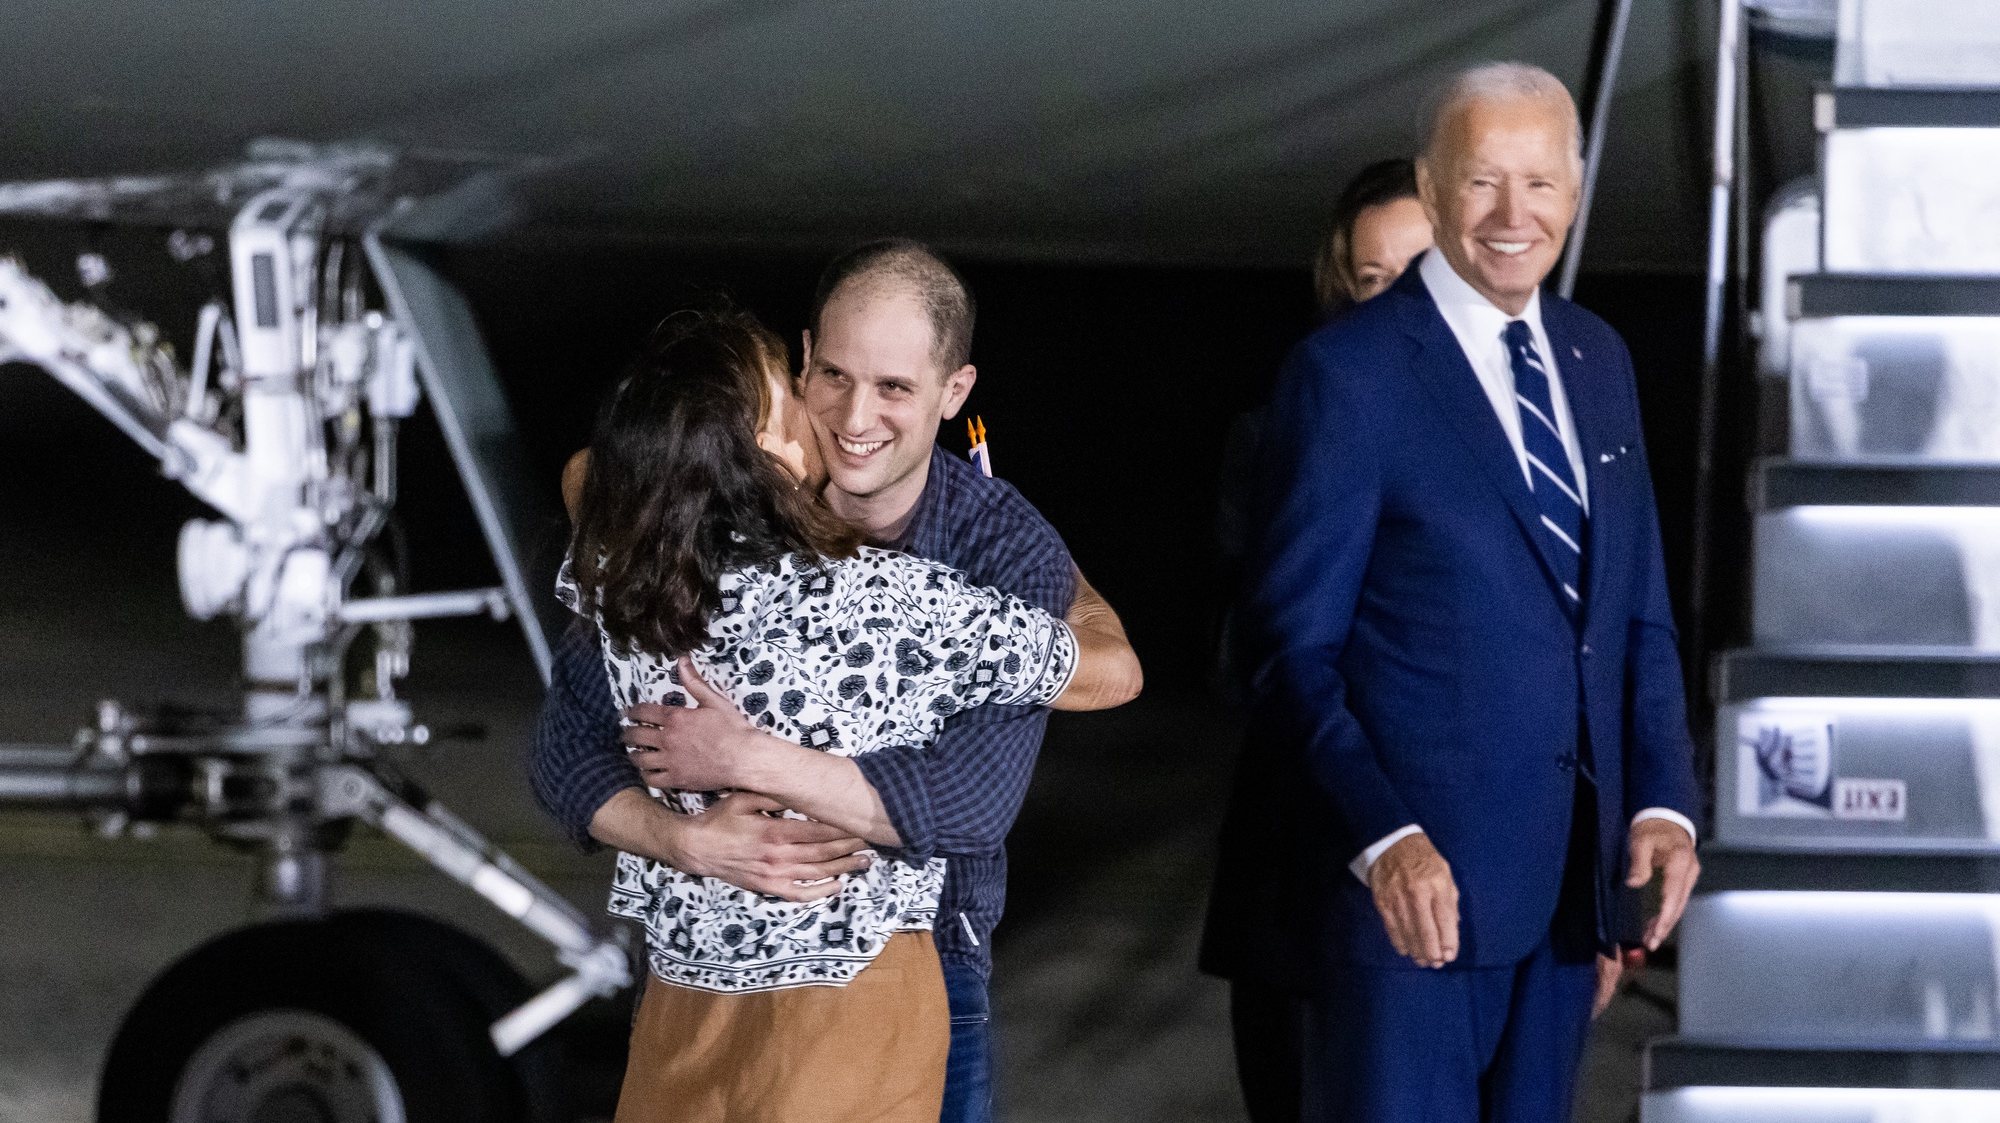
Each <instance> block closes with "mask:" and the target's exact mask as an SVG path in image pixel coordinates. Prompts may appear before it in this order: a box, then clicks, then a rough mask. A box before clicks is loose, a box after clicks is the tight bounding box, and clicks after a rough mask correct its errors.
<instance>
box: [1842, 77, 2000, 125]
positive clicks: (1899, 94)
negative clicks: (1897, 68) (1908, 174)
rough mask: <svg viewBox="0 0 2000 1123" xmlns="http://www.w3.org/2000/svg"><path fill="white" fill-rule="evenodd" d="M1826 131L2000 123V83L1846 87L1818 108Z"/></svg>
mask: <svg viewBox="0 0 2000 1123" xmlns="http://www.w3.org/2000/svg"><path fill="white" fill-rule="evenodd" d="M1813 116H1814V119H1815V122H1816V123H1817V124H1818V126H1819V128H1820V131H1821V132H1830V131H1832V130H1834V129H1994V128H2000V87H1994V86H1903V87H1887V88H1884V87H1869V86H1842V87H1838V88H1835V89H1831V90H1823V91H1821V93H1820V94H1819V97H1818V100H1817V101H1816V102H1815V104H1814V107H1813Z"/></svg>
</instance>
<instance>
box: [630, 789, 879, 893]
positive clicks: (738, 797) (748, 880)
mask: <svg viewBox="0 0 2000 1123" xmlns="http://www.w3.org/2000/svg"><path fill="white" fill-rule="evenodd" d="M778 810H780V808H779V805H778V804H777V803H776V802H775V801H773V800H770V799H766V798H765V797H763V796H761V795H754V794H751V793H748V792H738V793H735V794H732V795H726V796H723V797H722V798H721V799H719V800H718V801H716V804H715V806H713V807H711V808H709V809H708V811H707V812H706V813H704V814H701V815H682V814H679V813H677V812H674V811H671V810H669V809H667V808H666V807H664V806H662V805H661V804H660V802H659V801H658V800H655V799H653V798H651V797H649V796H647V795H646V794H645V793H644V792H641V791H640V790H639V789H637V788H627V789H625V790H624V791H622V792H619V793H618V794H617V795H615V796H612V797H611V798H610V799H609V800H607V801H605V804H604V806H603V807H601V808H599V809H598V811H597V815H596V817H595V818H594V819H593V820H592V821H591V833H592V834H593V835H595V836H596V837H597V839H598V840H599V841H601V842H603V843H605V844H606V845H608V846H615V847H617V848H618V849H620V850H625V851H629V852H630V853H633V854H638V855H640V856H641V857H646V858H651V859H653V860H654V861H656V862H664V863H665V864H667V865H669V866H672V867H673V868H675V869H677V870H679V871H681V872H682V873H688V874H694V875H695V876H697V877H714V878H719V879H721V880H723V881H726V882H728V883H730V884H731V885H735V886H738V887H740V888H744V889H749V890H751V891H753V892H757V893H765V894H768V895H770V896H773V897H782V898H784V899H785V900H788V901H812V900H817V899H819V898H821V897H830V896H832V895H833V894H835V893H838V892H839V891H840V878H841V876H842V875H844V874H850V873H856V872H859V871H861V870H865V869H867V868H868V866H869V865H870V864H871V862H872V861H873V858H872V856H871V855H870V854H869V853H867V847H868V844H867V843H865V842H863V841H862V840H860V839H858V838H854V837H851V836H848V835H846V834H845V833H843V832H842V831H841V830H840V829H839V828H838V827H830V826H828V825H826V824H825V823H815V822H812V821H810V820H806V819H779V818H774V817H772V816H771V815H769V814H766V812H775V811H778ZM801 883H803V884H801Z"/></svg>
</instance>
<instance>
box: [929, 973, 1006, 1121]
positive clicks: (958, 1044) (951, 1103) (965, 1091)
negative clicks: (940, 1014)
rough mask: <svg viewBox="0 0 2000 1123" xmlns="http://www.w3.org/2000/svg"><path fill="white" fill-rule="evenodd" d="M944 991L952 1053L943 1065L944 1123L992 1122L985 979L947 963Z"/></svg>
mask: <svg viewBox="0 0 2000 1123" xmlns="http://www.w3.org/2000/svg"><path fill="white" fill-rule="evenodd" d="M944 989H945V995H946V997H947V998H948V1000H949V1001H950V1003H951V1053H950V1055H949V1058H948V1059H947V1060H946V1061H945V1066H944V1112H943V1115H942V1117H941V1123H991V1121H992V1119H993V1040H992V1022H993V1011H992V1007H990V1006H989V1005H988V1004H987V1001H986V979H985V978H984V977H983V976H981V975H980V974H979V972H977V971H975V970H973V969H972V968H970V967H966V966H963V965H961V964H956V963H946V964H945V965H944Z"/></svg>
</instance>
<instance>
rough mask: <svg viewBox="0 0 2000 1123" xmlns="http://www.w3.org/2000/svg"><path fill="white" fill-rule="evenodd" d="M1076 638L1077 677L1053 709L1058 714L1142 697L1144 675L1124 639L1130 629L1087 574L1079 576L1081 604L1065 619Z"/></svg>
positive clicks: (1078, 599) (1078, 600) (1072, 606)
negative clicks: (1087, 578) (1063, 711)
mask: <svg viewBox="0 0 2000 1123" xmlns="http://www.w3.org/2000/svg"><path fill="white" fill-rule="evenodd" d="M1065 620H1066V622H1067V623H1068V624H1069V627H1070V631H1072V632H1074V633H1075V634H1076V654H1077V660H1076V674H1075V675H1074V676H1072V677H1071V678H1070V680H1069V685H1068V686H1067V687H1064V688H1063V692H1062V693H1061V694H1058V695H1056V699H1055V701H1053V702H1050V703H1049V707H1050V708H1051V709H1056V710H1071V711H1080V710H1108V709H1111V708H1112V707H1114V706H1122V705H1124V704H1125V703H1127V702H1130V701H1131V700H1132V699H1134V698H1137V697H1138V696H1139V690H1140V688H1141V687H1143V686H1144V685H1145V672H1144V671H1143V670H1142V669H1141V668H1140V666H1139V655H1138V653H1137V652H1135V651H1133V650H1132V644H1131V641H1129V640H1127V639H1126V638H1125V625H1124V624H1122V623H1120V622H1119V620H1118V614H1117V613H1116V612H1113V611H1112V610H1111V606H1110V605H1109V604H1107V603H1105V600H1104V598H1103V597H1101V596H1099V595H1098V594H1097V590H1096V589H1093V588H1091V587H1090V582H1088V581H1086V580H1084V579H1083V574H1082V573H1078V574H1077V575H1076V599H1075V600H1073V601H1071V602H1070V606H1069V615H1068V616H1067V617H1066V618H1065Z"/></svg>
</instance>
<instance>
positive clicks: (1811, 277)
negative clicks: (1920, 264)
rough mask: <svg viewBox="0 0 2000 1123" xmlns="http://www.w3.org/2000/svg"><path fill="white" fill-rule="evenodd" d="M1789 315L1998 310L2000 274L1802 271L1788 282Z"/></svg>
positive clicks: (1948, 313)
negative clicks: (1942, 275)
mask: <svg viewBox="0 0 2000 1123" xmlns="http://www.w3.org/2000/svg"><path fill="white" fill-rule="evenodd" d="M1788 292H1789V296H1788V298H1787V304H1788V305H1789V306H1790V307H1789V309H1788V311H1789V313H1790V315H1791V318H1792V319H1794V320H1807V319H1823V318H1826V317H1832V316H2000V276H1993V275H1987V276H1973V275H1966V276H1948V277H1935V276H1933V277H1926V276H1913V275H1908V274H1899V273H1806V274H1802V275H1800V276H1796V277H1793V278H1792V279H1791V281H1790V284H1789V286H1788Z"/></svg>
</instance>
